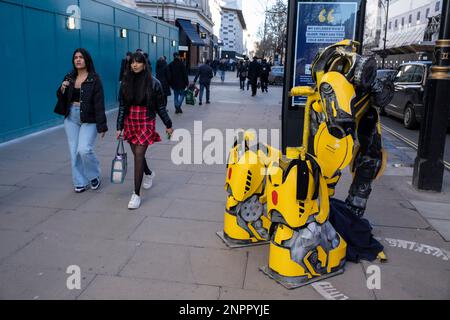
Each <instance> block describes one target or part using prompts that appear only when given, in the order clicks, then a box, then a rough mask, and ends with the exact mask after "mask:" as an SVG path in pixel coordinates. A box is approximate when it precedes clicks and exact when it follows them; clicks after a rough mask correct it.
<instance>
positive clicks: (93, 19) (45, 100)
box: [0, 0, 178, 143]
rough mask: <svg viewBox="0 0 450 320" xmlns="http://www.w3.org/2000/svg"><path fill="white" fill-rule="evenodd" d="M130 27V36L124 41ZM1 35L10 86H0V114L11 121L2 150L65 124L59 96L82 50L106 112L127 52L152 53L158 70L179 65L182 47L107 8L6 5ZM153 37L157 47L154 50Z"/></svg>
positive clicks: (1, 120) (168, 30) (0, 64)
mask: <svg viewBox="0 0 450 320" xmlns="http://www.w3.org/2000/svg"><path fill="white" fill-rule="evenodd" d="M78 13H79V14H80V16H81V20H80V23H79V24H78V23H76V28H75V30H69V29H68V27H67V17H68V16H70V15H73V14H75V15H76V14H78ZM158 26H159V27H158ZM124 27H125V28H127V29H128V34H127V37H126V38H121V37H120V29H121V28H124ZM0 28H1V29H0V30H2V31H4V32H2V36H3V39H2V45H1V47H0V68H1V70H2V71H3V72H4V74H7V75H8V81H4V80H0V81H1V83H0V96H2V97H4V98H3V100H2V103H0V112H1V113H2V114H5V115H6V116H4V117H0V143H1V142H4V141H7V140H9V139H13V138H16V137H19V136H22V135H25V134H29V133H32V132H34V131H38V130H42V129H45V128H48V127H50V126H53V125H55V124H60V123H62V120H63V119H62V117H60V116H58V115H56V114H54V113H53V108H54V105H55V103H56V96H55V91H56V89H57V87H58V86H59V85H60V83H61V81H62V80H63V77H64V75H65V74H66V73H68V72H69V71H70V70H71V69H72V61H71V60H72V55H73V52H74V50H75V49H76V48H78V47H83V48H85V49H87V50H88V51H89V52H90V54H91V56H92V58H93V60H94V63H95V67H96V70H97V72H98V74H99V75H100V77H101V79H102V82H103V86H104V90H105V102H106V107H107V108H112V107H115V106H117V91H118V80H119V79H118V78H119V70H120V62H121V59H122V58H123V57H124V56H125V53H126V52H127V51H135V50H136V49H137V48H141V49H143V50H144V51H145V52H148V53H149V56H150V61H151V63H152V66H153V68H155V66H156V60H157V58H158V57H159V56H162V55H165V56H167V57H168V59H169V60H171V57H172V52H173V51H174V50H175V49H176V48H173V47H172V45H171V40H172V39H174V40H176V41H177V43H178V28H176V27H172V26H170V25H168V24H166V23H164V22H160V21H158V20H156V19H153V18H151V17H148V18H146V17H144V16H143V15H142V14H141V13H138V12H136V11H133V10H131V9H124V8H123V7H119V6H118V5H116V4H114V3H113V2H111V1H107V0H0ZM153 35H158V38H157V42H158V43H157V44H154V43H152V42H151V39H152V38H151V37H152V36H153ZM12 61H22V62H23V63H12ZM109 126H110V128H112V127H114V125H111V124H110V125H109Z"/></svg>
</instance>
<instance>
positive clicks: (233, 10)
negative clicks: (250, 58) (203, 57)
mask: <svg viewBox="0 0 450 320" xmlns="http://www.w3.org/2000/svg"><path fill="white" fill-rule="evenodd" d="M223 2H224V3H223V5H222V18H221V26H220V38H221V40H222V41H223V48H222V52H221V58H231V59H236V58H237V59H242V58H243V56H244V55H245V54H246V53H247V50H246V48H245V47H244V40H245V43H247V41H246V40H247V39H244V30H246V29H247V26H246V24H245V19H244V15H243V14H242V1H241V0H225V1H223Z"/></svg>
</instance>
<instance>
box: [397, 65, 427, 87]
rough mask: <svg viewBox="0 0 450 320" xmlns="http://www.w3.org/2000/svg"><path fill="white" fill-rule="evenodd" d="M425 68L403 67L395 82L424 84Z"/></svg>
mask: <svg viewBox="0 0 450 320" xmlns="http://www.w3.org/2000/svg"><path fill="white" fill-rule="evenodd" d="M423 71H424V70H423V67H421V66H415V65H406V66H403V67H402V68H401V69H400V71H399V72H398V73H397V76H396V77H395V80H394V82H401V83H418V82H422V77H423Z"/></svg>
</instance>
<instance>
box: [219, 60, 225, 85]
mask: <svg viewBox="0 0 450 320" xmlns="http://www.w3.org/2000/svg"><path fill="white" fill-rule="evenodd" d="M219 71H220V80H221V81H222V83H223V82H224V81H225V72H226V71H227V60H226V59H222V60H220V63H219Z"/></svg>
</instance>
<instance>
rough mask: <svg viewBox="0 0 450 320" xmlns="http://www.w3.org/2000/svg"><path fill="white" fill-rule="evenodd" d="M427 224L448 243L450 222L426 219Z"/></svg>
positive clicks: (449, 240) (449, 239)
mask: <svg viewBox="0 0 450 320" xmlns="http://www.w3.org/2000/svg"><path fill="white" fill-rule="evenodd" d="M428 222H429V223H430V224H431V225H432V226H433V227H434V229H435V230H436V231H437V232H439V234H440V235H441V236H442V237H443V238H444V239H445V241H448V242H450V220H439V219H428Z"/></svg>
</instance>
